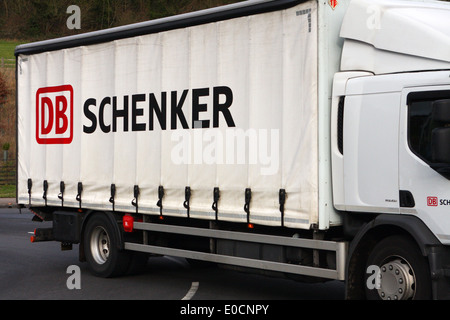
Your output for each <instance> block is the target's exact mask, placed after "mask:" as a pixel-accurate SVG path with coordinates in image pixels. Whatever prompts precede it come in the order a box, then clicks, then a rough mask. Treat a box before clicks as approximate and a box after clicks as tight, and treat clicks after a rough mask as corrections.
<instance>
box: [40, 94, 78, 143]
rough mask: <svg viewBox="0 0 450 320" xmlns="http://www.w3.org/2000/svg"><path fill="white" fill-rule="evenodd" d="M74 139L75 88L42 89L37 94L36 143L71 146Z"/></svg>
mask: <svg viewBox="0 0 450 320" xmlns="http://www.w3.org/2000/svg"><path fill="white" fill-rule="evenodd" d="M72 139H73V88H72V86H71V85H64V86H56V87H46V88H40V89H38V91H37V92H36V141H37V142H38V143H39V144H69V143H71V142H72Z"/></svg>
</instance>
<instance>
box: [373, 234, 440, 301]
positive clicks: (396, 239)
mask: <svg viewBox="0 0 450 320" xmlns="http://www.w3.org/2000/svg"><path fill="white" fill-rule="evenodd" d="M369 270H372V271H369ZM375 270H377V271H376V272H375ZM366 271H367V273H366V276H365V288H366V297H367V299H369V300H380V299H381V300H428V299H431V277H430V270H429V266H428V261H427V259H426V258H425V257H424V256H423V255H422V254H421V252H420V250H419V248H418V247H417V245H416V244H415V243H414V242H413V240H412V239H410V238H408V237H406V236H400V235H395V236H389V237H387V238H384V239H383V240H381V241H380V242H378V243H377V244H376V245H375V246H374V248H373V250H372V251H371V253H370V254H369V257H368V260H367V265H366ZM372 272H373V273H372ZM378 275H380V276H381V277H380V278H379V282H377V281H376V279H375V278H376V276H378Z"/></svg>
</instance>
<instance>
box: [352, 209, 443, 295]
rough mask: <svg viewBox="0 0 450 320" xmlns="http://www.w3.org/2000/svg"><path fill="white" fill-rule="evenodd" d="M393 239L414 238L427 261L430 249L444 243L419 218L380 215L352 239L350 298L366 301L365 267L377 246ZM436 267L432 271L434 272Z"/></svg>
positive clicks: (366, 224) (365, 225)
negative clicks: (387, 238) (396, 237)
mask: <svg viewBox="0 0 450 320" xmlns="http://www.w3.org/2000/svg"><path fill="white" fill-rule="evenodd" d="M391 235H404V236H407V237H410V238H411V240H412V241H413V242H415V244H416V245H417V247H418V248H419V250H420V252H421V254H422V255H423V256H424V257H428V255H429V253H430V248H432V247H436V246H441V243H440V242H439V240H438V239H437V238H436V236H435V235H434V234H433V233H432V232H431V231H430V230H429V228H428V227H427V226H426V225H425V224H424V223H423V222H422V220H420V219H419V218H417V217H415V216H409V215H393V214H380V215H378V216H376V217H375V218H374V219H373V220H371V221H370V222H367V223H365V224H364V225H363V226H362V227H361V229H360V230H359V232H358V233H357V234H356V235H355V237H354V238H353V239H352V241H351V243H350V246H349V252H348V259H347V266H346V279H347V283H346V292H345V295H346V298H347V299H364V298H365V293H364V284H365V283H364V280H363V279H364V275H365V270H364V269H365V264H366V261H367V259H368V256H369V254H370V252H371V250H372V248H373V247H374V245H375V244H376V243H377V242H379V241H380V240H381V239H383V238H385V237H388V236H391ZM432 267H433V266H431V265H430V270H431V272H433V268H432Z"/></svg>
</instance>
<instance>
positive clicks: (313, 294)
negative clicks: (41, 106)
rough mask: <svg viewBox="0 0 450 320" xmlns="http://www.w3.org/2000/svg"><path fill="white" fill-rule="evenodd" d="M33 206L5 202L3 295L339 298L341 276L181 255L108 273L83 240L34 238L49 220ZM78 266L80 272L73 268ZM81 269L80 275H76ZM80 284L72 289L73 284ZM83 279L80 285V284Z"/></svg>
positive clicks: (0, 264) (1, 219)
mask: <svg viewBox="0 0 450 320" xmlns="http://www.w3.org/2000/svg"><path fill="white" fill-rule="evenodd" d="M31 218H32V214H31V213H30V212H29V211H27V210H22V213H21V214H19V210H18V209H11V208H0V300H12V299H14V300H122V299H126V300H172V301H174V300H182V299H184V300H216V301H218V300H339V299H343V298H344V285H343V283H341V282H338V281H331V282H326V283H321V284H305V283H299V282H295V281H293V280H289V279H280V278H270V277H265V276H260V275H253V274H246V273H242V272H236V271H232V270H225V269H222V268H218V267H215V266H207V267H205V266H191V265H190V264H189V263H187V261H186V260H185V259H180V258H175V257H166V256H164V257H154V258H150V259H149V262H148V265H147V268H146V270H145V271H144V272H143V273H141V274H138V275H133V276H125V277H120V278H113V279H102V278H97V277H94V276H92V275H91V274H90V273H89V270H88V268H87V264H86V263H81V262H79V261H78V246H77V245H74V248H73V250H71V251H61V250H60V244H59V243H58V242H39V243H31V242H30V240H29V238H30V235H29V234H28V232H31V231H33V230H34V228H36V227H45V225H44V223H36V222H32V221H31ZM71 266H78V267H79V272H78V271H76V272H73V271H71V270H72V269H71V268H72V267H71ZM75 275H79V277H78V278H74V277H75ZM68 283H69V287H74V288H72V289H69V287H68ZM75 284H76V285H78V287H79V288H77V287H76V286H75Z"/></svg>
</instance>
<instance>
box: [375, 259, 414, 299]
mask: <svg viewBox="0 0 450 320" xmlns="http://www.w3.org/2000/svg"><path fill="white" fill-rule="evenodd" d="M380 278H381V279H380V288H379V289H378V294H379V295H380V297H381V299H383V300H407V299H410V298H412V297H414V293H415V276H414V273H413V271H412V268H411V267H410V265H409V264H408V263H407V262H406V261H404V260H403V259H400V258H395V259H394V260H391V261H389V262H387V263H385V264H383V265H382V266H381V268H380Z"/></svg>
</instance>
